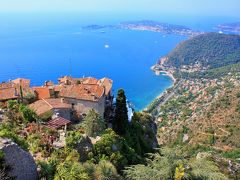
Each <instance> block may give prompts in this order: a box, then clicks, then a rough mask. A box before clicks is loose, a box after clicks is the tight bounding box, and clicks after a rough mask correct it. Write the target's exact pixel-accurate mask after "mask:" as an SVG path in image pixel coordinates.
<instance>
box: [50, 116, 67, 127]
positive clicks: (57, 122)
mask: <svg viewBox="0 0 240 180" xmlns="http://www.w3.org/2000/svg"><path fill="white" fill-rule="evenodd" d="M68 124H71V121H69V120H67V119H64V118H62V117H57V118H54V119H52V120H50V121H48V122H47V124H46V127H48V128H51V129H59V128H60V127H62V126H65V125H68Z"/></svg>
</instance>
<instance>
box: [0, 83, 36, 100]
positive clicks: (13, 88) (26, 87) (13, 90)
mask: <svg viewBox="0 0 240 180" xmlns="http://www.w3.org/2000/svg"><path fill="white" fill-rule="evenodd" d="M31 93H33V90H32V89H31V88H30V80H29V79H23V78H18V79H15V80H11V81H9V82H3V83H0V102H3V103H5V102H7V101H8V100H16V99H20V98H23V97H24V96H26V95H28V94H31Z"/></svg>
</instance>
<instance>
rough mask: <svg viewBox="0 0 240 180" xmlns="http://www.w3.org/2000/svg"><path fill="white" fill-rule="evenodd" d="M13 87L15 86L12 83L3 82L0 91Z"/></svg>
mask: <svg viewBox="0 0 240 180" xmlns="http://www.w3.org/2000/svg"><path fill="white" fill-rule="evenodd" d="M14 85H15V84H14V83H13V82H3V83H0V89H6V88H12V87H14Z"/></svg>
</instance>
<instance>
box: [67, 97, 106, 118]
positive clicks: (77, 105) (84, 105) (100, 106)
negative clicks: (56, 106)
mask: <svg viewBox="0 0 240 180" xmlns="http://www.w3.org/2000/svg"><path fill="white" fill-rule="evenodd" d="M64 101H65V102H66V103H68V104H72V105H73V107H74V110H76V111H77V112H78V113H85V114H86V113H87V112H88V111H89V110H91V109H94V110H95V111H96V112H98V113H99V114H100V116H102V117H104V111H105V96H103V97H102V98H101V99H100V100H99V101H97V102H95V101H85V100H78V99H71V98H64Z"/></svg>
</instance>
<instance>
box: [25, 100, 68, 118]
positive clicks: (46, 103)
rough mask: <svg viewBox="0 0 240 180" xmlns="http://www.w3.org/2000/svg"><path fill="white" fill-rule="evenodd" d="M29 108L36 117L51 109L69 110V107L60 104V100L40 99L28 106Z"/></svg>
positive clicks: (62, 103) (65, 104)
mask: <svg viewBox="0 0 240 180" xmlns="http://www.w3.org/2000/svg"><path fill="white" fill-rule="evenodd" d="M29 108H31V109H33V110H34V111H36V113H37V115H39V116H40V115H42V114H44V113H46V112H48V111H50V110H52V109H70V108H71V105H70V104H67V103H64V102H62V100H61V99H42V100H39V101H36V102H34V103H32V104H30V105H29Z"/></svg>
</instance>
